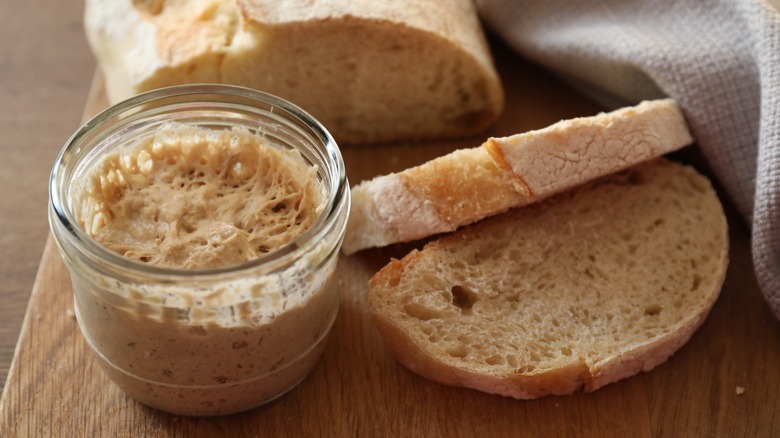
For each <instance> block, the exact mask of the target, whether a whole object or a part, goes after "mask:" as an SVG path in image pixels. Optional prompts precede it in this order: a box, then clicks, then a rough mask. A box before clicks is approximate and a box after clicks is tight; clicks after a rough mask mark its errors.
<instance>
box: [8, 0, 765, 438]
mask: <svg viewBox="0 0 780 438" xmlns="http://www.w3.org/2000/svg"><path fill="white" fill-rule="evenodd" d="M36 3H37V2H29V3H25V4H24V5H20V7H21V8H22V9H24V10H22V11H21V12H18V11H17V10H14V12H13V13H12V12H11V11H10V6H9V5H6V4H2V5H0V17H2V18H1V20H2V22H0V25H3V24H7V25H8V26H10V27H11V29H12V31H13V30H14V29H16V30H19V29H22V28H24V25H23V24H19V23H23V22H24V20H25V19H26V20H32V19H33V17H35V16H34V12H35V11H36V10H37V9H36V6H35V4H36ZM37 6H38V8H41V5H40V4H38V5H37ZM15 7H16V6H15ZM47 7H52V8H55V9H54V10H53V11H51V12H47V13H46V14H44V15H46V17H45V19H44V20H43V21H44V22H46V20H49V21H48V23H50V24H53V25H59V27H58V29H60V30H62V31H63V32H64V34H65V35H68V36H69V37H68V38H65V39H59V38H58V35H49V36H48V37H49V38H51V41H50V42H48V44H51V46H48V45H47V40H46V39H44V40H42V41H41V42H40V43H39V44H43V46H46V47H48V49H47V50H48V52H46V53H47V54H45V55H41V54H32V55H24V54H18V53H17V50H19V48H18V47H10V46H9V44H11V43H9V42H8V41H7V39H2V38H0V49H2V52H0V54H2V55H5V54H16V55H15V56H16V58H14V57H13V56H11V61H12V63H11V69H10V70H11V73H10V74H9V73H8V70H6V69H3V71H0V74H2V75H4V76H3V79H5V81H4V82H3V83H4V84H6V83H8V82H9V81H11V80H12V79H14V78H16V76H12V75H18V78H19V80H20V83H14V84H13V85H11V87H10V89H6V88H3V89H2V93H5V95H4V97H10V99H11V102H12V103H14V104H15V106H12V107H11V108H10V109H9V108H4V109H3V111H4V113H3V115H4V118H3V119H2V120H0V123H2V125H0V126H2V127H4V128H6V129H4V130H3V132H4V136H3V138H2V140H0V141H3V149H2V151H3V152H6V151H8V152H10V157H11V159H10V161H5V160H3V161H2V164H0V165H2V166H3V167H2V173H0V178H2V179H0V181H2V183H3V185H2V187H3V188H4V192H6V193H11V196H10V201H9V200H8V199H3V201H2V202H4V203H8V204H7V205H4V206H3V207H4V208H3V209H2V210H3V215H2V221H3V222H2V223H0V226H2V227H1V228H0V229H2V230H3V234H2V239H3V240H2V242H3V253H2V257H3V258H2V263H0V265H2V267H0V269H2V272H0V274H2V275H4V276H5V277H4V278H11V279H12V281H11V282H10V283H9V282H5V283H4V284H3V286H2V287H3V289H2V291H1V292H0V293H2V295H0V297H2V300H3V301H2V302H3V305H2V306H0V327H2V329H1V330H0V346H2V350H0V371H2V372H4V371H5V369H6V368H7V367H8V366H9V364H10V363H11V354H10V351H11V348H13V346H14V345H16V346H17V351H16V353H15V355H14V356H13V364H12V365H11V370H10V373H9V377H8V381H7V383H6V386H5V392H4V394H3V398H2V400H0V437H6V436H20V437H24V436H63V437H65V436H78V437H82V436H90V437H91V436H110V437H114V436H164V437H168V436H171V437H178V436H204V437H213V436H230V437H234V436H250V437H253V436H639V437H644V436H708V437H709V436H751V437H752V436H780V323H778V321H777V320H776V319H775V318H774V317H773V315H772V314H771V312H770V311H769V310H768V308H767V306H766V305H765V303H764V301H763V298H762V297H761V295H760V292H759V290H758V288H757V285H756V282H755V277H754V274H753V267H752V264H751V261H750V251H749V236H748V232H747V229H746V227H745V226H744V224H743V223H742V222H741V221H740V220H739V218H738V217H737V216H736V215H735V214H734V211H733V209H731V208H730V207H729V206H728V205H727V210H728V216H729V222H730V226H731V232H730V237H731V244H732V248H731V254H730V256H731V265H730V268H729V271H728V275H727V279H726V282H725V284H724V287H723V292H722V295H721V297H720V299H719V300H718V302H717V303H716V305H715V307H714V309H713V311H712V313H711V314H710V317H709V318H708V319H707V321H706V322H705V324H704V326H703V327H702V328H701V329H700V330H699V331H698V332H697V333H696V334H694V336H693V338H692V339H691V341H690V342H689V343H688V344H687V345H686V346H684V347H683V348H682V349H681V350H680V351H679V352H678V353H677V354H675V355H674V356H673V357H672V358H671V359H670V360H669V361H668V362H667V363H665V364H664V365H662V366H660V367H658V368H657V369H655V370H653V371H652V372H649V373H645V374H641V375H639V376H636V377H633V378H630V379H627V380H624V381H622V382H618V383H616V384H613V385H609V386H607V387H605V388H603V389H601V390H599V391H597V392H595V393H592V394H582V393H579V394H575V395H571V396H561V397H546V398H542V399H539V400H533V401H517V400H512V399H508V398H503V397H498V396H492V395H488V394H483V393H480V392H477V391H473V390H467V389H460V388H450V387H446V386H442V385H439V384H436V383H432V382H429V381H427V380H425V379H423V378H420V377H418V376H416V375H414V374H412V373H410V372H408V371H407V370H406V369H404V368H403V367H401V366H400V365H398V364H397V363H396V362H395V361H394V359H393V358H392V356H391V355H390V354H389V353H388V351H387V350H386V349H385V348H384V345H383V343H382V339H381V337H380V336H379V334H378V332H377V331H376V329H375V328H374V326H373V323H372V321H371V320H370V318H369V317H368V315H367V312H366V303H365V296H364V294H365V289H366V286H365V282H366V280H367V279H368V277H369V276H370V275H371V274H372V273H373V272H375V271H376V269H378V268H379V267H380V266H382V265H383V264H384V263H386V262H387V261H388V260H389V258H390V257H400V256H402V255H403V254H404V253H405V252H406V251H408V250H409V249H410V248H411V247H412V245H398V246H394V247H391V248H387V249H381V250H371V251H365V252H362V253H359V254H358V255H357V256H353V257H342V258H341V260H340V264H339V272H338V275H339V278H340V286H341V294H342V301H341V307H340V314H339V318H338V319H337V321H336V325H335V327H334V332H333V336H332V337H331V339H330V341H329V345H328V348H327V351H326V353H325V355H324V356H323V359H322V361H321V362H320V363H319V364H318V365H317V367H316V368H315V369H314V371H313V372H312V374H311V375H310V376H309V377H308V378H307V379H306V380H304V382H303V383H302V384H301V385H299V386H298V387H297V388H296V389H294V390H293V391H292V392H290V393H289V394H287V395H286V396H284V397H283V398H281V399H279V400H278V401H276V402H274V403H272V404H269V405H268V406H265V407H262V408H259V409H256V410H253V411H250V412H247V413H243V414H239V415H233V416H227V417H220V418H200V419H193V418H185V417H178V416H173V415H168V414H165V413H161V412H158V411H155V410H152V409H149V408H146V407H143V406H141V405H139V404H137V403H135V402H134V401H133V400H132V399H129V398H128V397H126V396H125V395H124V394H123V393H122V392H121V391H120V390H118V389H117V388H116V387H114V386H113V385H112V384H110V382H109V381H108V380H107V379H106V378H105V377H104V376H103V374H102V373H101V372H100V370H99V369H98V368H97V366H96V365H95V363H94V362H93V361H92V359H91V357H90V356H89V352H88V349H87V347H86V345H85V344H84V342H83V340H82V338H81V336H80V333H79V331H78V327H77V324H76V321H75V319H74V318H73V316H72V299H71V295H70V293H71V291H70V284H69V279H68V276H67V272H66V271H65V268H64V266H63V265H62V263H61V262H60V260H59V258H58V256H57V254H56V251H55V250H54V246H53V244H52V242H51V240H50V239H49V240H48V241H47V243H46V245H45V249H44V253H43V258H42V259H39V256H38V255H39V251H40V248H41V247H43V245H44V241H45V240H46V235H47V234H46V228H45V226H46V224H45V182H46V181H45V178H46V174H47V173H48V169H49V167H50V166H51V163H52V162H53V160H54V156H55V155H56V152H57V151H58V149H59V147H60V146H61V144H62V143H63V142H64V141H65V139H66V138H67V137H68V135H69V134H70V132H71V131H73V130H75V129H76V127H77V117H76V116H75V114H76V111H77V108H78V107H77V106H76V105H74V103H73V102H74V101H79V100H81V99H83V97H84V96H86V95H87V93H86V90H85V85H86V84H87V83H88V82H89V77H90V76H88V74H89V72H91V71H92V70H93V68H94V64H93V63H92V61H91V59H90V58H89V55H88V52H85V51H84V47H83V42H81V41H79V42H75V41H76V37H75V36H74V35H75V33H77V32H80V28H75V27H74V26H76V24H77V23H78V22H79V21H78V20H79V19H78V15H77V14H75V13H74V11H73V10H72V8H71V9H69V8H68V7H64V6H62V5H60V6H58V5H52V6H48V5H47ZM58 7H59V8H60V9H57V8H58ZM71 7H73V5H71ZM80 7H81V6H80V5H77V8H80ZM79 12H80V11H79ZM9 14H10V15H9ZM14 14H16V15H14ZM49 14H51V15H50V16H49ZM15 17H16V18H15ZM28 22H29V21H28ZM63 22H64V24H67V25H63ZM14 26H15V27H14ZM41 26H43V25H41ZM22 30H23V29H22ZM22 30H20V32H21V31H22ZM25 32H27V33H28V34H34V32H29V31H25ZM55 40H57V41H60V43H59V44H55V43H54V42H53V41H55ZM20 44H22V45H23V46H24V44H27V42H24V40H23V42H22V43H20ZM63 44H64V45H66V47H67V48H74V47H78V48H79V49H80V50H78V51H76V52H78V53H77V54H76V55H73V56H74V58H75V60H73V59H70V58H68V56H66V55H63V54H62V53H61V52H69V51H68V50H66V49H65V48H63V47H62V45H63ZM497 51H498V52H497V53H498V56H497V58H498V60H499V67H500V70H501V72H502V74H503V75H504V78H505V79H506V82H505V85H506V89H507V90H506V91H507V97H508V101H509V105H508V110H507V112H506V113H505V114H504V116H503V118H502V119H501V121H500V122H499V124H498V125H497V126H495V127H494V128H492V130H491V132H490V134H493V135H504V134H511V133H515V132H522V131H526V130H529V129H534V128H539V127H543V126H546V125H549V124H550V123H553V122H555V121H557V120H559V119H562V118H570V117H574V116H581V115H590V114H594V113H595V112H597V111H599V110H600V108H599V107H598V106H596V105H595V104H593V103H592V102H590V101H588V100H587V99H585V98H583V97H582V96H580V95H578V94H576V93H574V92H573V91H572V90H571V89H569V88H567V87H566V86H564V85H563V84H562V83H560V82H559V81H557V80H556V79H555V78H554V77H552V76H551V75H550V74H549V73H547V72H545V71H542V70H540V69H539V68H537V67H535V66H533V65H530V64H528V63H526V62H524V61H523V60H521V59H519V58H517V57H514V56H512V55H511V54H509V53H508V52H506V51H505V49H504V48H502V47H500V46H499V47H497ZM29 53H32V52H29ZM25 56H31V58H26V57H25ZM47 57H48V58H47ZM3 59H7V58H3ZM79 61H80V62H82V63H81V64H79V63H78V62H79ZM14 62H15V63H14ZM48 62H51V63H54V64H56V65H60V64H63V65H65V66H66V67H67V69H66V70H67V71H66V72H64V73H63V72H62V71H58V69H57V68H49V67H47V63H48ZM36 67H40V68H43V69H44V71H38V72H37V73H38V74H39V75H41V76H40V77H35V76H34V77H31V78H29V79H28V78H26V75H24V74H23V73H25V72H26V71H32V70H35V68H36ZM36 71H37V70H36ZM76 72H80V73H76ZM79 74H81V75H84V76H79ZM62 77H67V78H68V79H61V78H62ZM66 80H70V81H75V82H74V83H78V84H79V87H75V88H71V87H69V86H63V84H66V83H65V82H59V81H66ZM52 81H53V82H52ZM79 81H81V82H79ZM25 83H26V84H27V85H26V86H25V85H24V84H25ZM93 85H94V87H93V93H92V94H90V98H89V99H88V102H87V105H86V111H85V115H89V114H92V113H94V112H95V111H97V110H98V109H100V108H102V107H104V106H105V105H106V102H105V97H104V95H103V88H102V83H101V81H100V78H99V77H98V78H97V80H96V81H95V82H94V84H93ZM36 86H37V87H39V88H36ZM52 90H62V91H61V92H62V93H65V94H66V95H65V96H60V95H57V93H56V92H54V95H55V98H58V99H55V100H54V102H60V103H59V104H57V106H56V107H55V108H49V107H48V106H47V105H49V104H48V103H47V102H49V101H48V100H47V96H49V95H50V94H51V92H52ZM22 96H23V97H22ZM14 99H16V100H14ZM60 115H61V116H62V117H63V119H58V118H57V117H56V116H60ZM39 123H40V125H38V124H39ZM36 126H40V127H39V128H37V129H35V130H33V131H30V129H32V128H33V127H36ZM481 140H482V138H472V139H464V140H461V141H455V142H441V143H432V144H425V145H393V146H381V147H375V148H370V149H369V148H344V150H343V152H344V156H345V160H346V162H347V168H348V173H349V178H350V180H351V181H352V182H353V183H355V182H357V181H360V180H362V179H365V178H369V177H371V176H373V175H376V174H380V173H387V172H390V171H395V170H400V169H402V168H405V167H408V166H410V165H413V164H416V163H420V162H423V161H425V160H428V159H430V158H433V157H435V156H438V155H441V154H443V153H446V152H447V151H450V150H452V149H454V148H458V147H472V146H476V145H478V144H479V143H480V142H481ZM31 142H32V144H33V145H34V146H30V144H31ZM378 158H379V159H378ZM676 158H677V159H680V160H683V161H688V162H693V163H696V164H699V165H700V163H701V161H700V159H699V158H698V155H697V154H696V152H695V150H693V149H691V150H688V151H686V152H684V153H682V154H678V155H677V156H676ZM30 187H32V188H30ZM33 188H34V189H33ZM17 190H18V192H17ZM30 247H34V248H30ZM33 259H34V263H32V262H30V260H33ZM38 262H40V266H41V268H40V271H38V274H37V279H36V281H35V286H34V288H33V291H32V296H31V297H30V295H29V289H30V287H31V286H32V284H33V283H32V278H33V275H34V272H35V267H37V266H38ZM28 298H30V299H29V307H28V309H27V312H26V315H25V320H24V324H23V326H22V327H21V338H20V339H19V342H18V345H17V342H16V339H17V334H18V333H19V331H20V329H19V325H20V321H21V318H22V316H23V315H24V314H25V310H24V308H25V307H24V306H23V305H22V303H26V302H27V300H28ZM742 391H744V392H742ZM740 392H742V393H741V394H739V393H740Z"/></svg>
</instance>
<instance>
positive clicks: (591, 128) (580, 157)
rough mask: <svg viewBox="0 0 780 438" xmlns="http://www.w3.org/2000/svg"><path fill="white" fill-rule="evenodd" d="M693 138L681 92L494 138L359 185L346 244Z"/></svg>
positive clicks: (436, 223) (454, 223)
mask: <svg viewBox="0 0 780 438" xmlns="http://www.w3.org/2000/svg"><path fill="white" fill-rule="evenodd" d="M692 141H693V139H692V137H691V134H690V132H689V131H688V125H687V123H686V121H685V117H684V116H683V113H682V111H681V110H680V108H679V106H678V105H677V103H676V102H675V101H674V100H672V99H660V100H654V101H646V102H642V103H640V104H639V105H636V106H632V107H626V108H621V109H618V110H616V111H612V112H609V113H602V114H598V115H595V116H591V117H581V118H576V119H571V120H563V121H560V122H558V123H555V124H553V125H551V126H549V127H547V128H544V129H539V130H535V131H530V132H526V133H522V134H517V135H513V136H509V137H502V138H490V139H488V140H487V141H486V142H485V143H484V144H483V145H482V147H477V148H472V149H461V150H457V151H455V152H453V153H451V154H449V155H446V156H443V157H439V158H436V159H434V160H431V161H429V162H427V163H424V164H422V165H420V166H417V167H413V168H410V169H407V170H404V171H402V172H399V173H393V174H389V175H383V176H379V177H377V178H374V179H373V180H370V181H366V182H362V183H360V184H358V185H356V186H355V187H353V188H352V195H353V210H352V212H351V213H350V218H349V225H348V227H347V234H346V236H345V238H344V245H343V246H342V249H343V251H344V253H346V254H351V253H354V252H356V251H359V250H361V249H364V248H369V247H373V246H384V245H388V244H391V243H395V242H406V241H411V240H415V239H419V238H423V237H427V236H432V235H435V234H438V233H443V232H449V231H453V230H455V229H457V228H458V227H460V226H463V225H467V224H470V223H473V222H476V221H478V220H480V219H482V218H485V217H488V216H491V215H494V214H497V213H501V212H504V211H506V210H508V209H510V208H512V207H518V206H521V205H527V204H530V203H532V202H536V201H539V200H541V199H544V198H546V197H548V196H551V195H553V194H555V193H558V192H560V191H562V190H566V189H568V188H571V187H575V186H578V185H580V184H583V183H585V182H587V181H591V180H593V179H596V178H598V177H601V176H604V175H608V174H611V173H614V172H618V171H620V170H623V169H626V168H628V167H630V166H633V165H635V164H638V163H641V162H644V161H647V160H650V159H652V158H656V157H659V156H661V155H663V154H666V153H668V152H672V151H674V150H677V149H679V148H681V147H683V146H686V145H688V144H690V143H691V142H692ZM412 206H414V207H415V208H412ZM421 206H424V207H425V208H421Z"/></svg>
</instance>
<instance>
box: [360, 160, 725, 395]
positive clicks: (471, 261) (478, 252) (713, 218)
mask: <svg viewBox="0 0 780 438" xmlns="http://www.w3.org/2000/svg"><path fill="white" fill-rule="evenodd" d="M727 257H728V234H727V224H726V219H725V217H724V214H723V210H722V207H721V205H720V202H719V200H718V198H717V196H716V194H715V192H714V190H713V189H712V187H711V185H710V183H709V181H708V180H707V179H706V178H704V177H703V176H701V175H699V174H698V173H696V172H695V171H694V170H693V169H692V168H689V167H684V166H682V165H679V164H676V163H672V162H669V161H666V160H663V159H659V160H655V161H653V162H651V163H647V164H644V165H640V166H638V167H636V168H634V169H631V170H628V171H626V172H623V173H620V174H616V175H612V176H610V177H606V178H604V179H602V180H599V181H597V182H595V183H591V184H589V185H586V186H584V187H581V188H578V189H574V190H572V191H569V192H566V193H562V194H560V195H558V196H556V197H553V198H551V199H548V200H547V201H545V202H542V203H539V204H536V205H532V206H528V207H524V208H519V209H514V210H512V211H510V212H508V213H505V214H503V215H499V216H496V217H493V218H490V219H486V220H485V221H483V222H480V223H478V224H475V225H472V226H470V227H466V228H464V229H462V230H459V231H457V232H455V233H453V234H451V235H448V236H446V237H444V238H441V239H439V240H437V241H434V242H432V243H430V244H428V245H427V246H426V247H425V248H424V249H423V250H422V251H414V252H412V253H410V254H409V255H407V256H406V257H404V258H403V259H402V260H400V261H399V260H394V261H392V262H390V264H388V265H387V266H386V267H384V268H383V269H382V270H381V271H380V272H378V273H377V274H376V275H375V276H374V277H372V278H371V280H370V282H369V295H368V299H369V305H370V309H371V312H372V314H373V316H374V319H375V320H376V323H377V325H378V327H379V329H380V332H381V333H382V335H383V337H384V339H385V340H386V344H387V346H388V347H389V348H390V350H391V351H392V352H393V353H394V355H395V356H396V358H397V359H398V360H399V361H400V362H401V363H403V364H404V365H405V366H406V367H408V368H409V369H410V370H412V371H414V372H416V373H418V374H420V375H422V376H424V377H427V378H429V379H432V380H435V381H438V382H441V383H444V384H447V385H454V386H463V387H468V388H474V389H478V390H481V391H485V392H489V393H496V394H502V395H506V396H511V397H515V398H520V399H529V398H535V397H540V396H544V395H547V394H567V393H571V392H573V391H576V390H579V389H584V390H585V391H593V390H595V389H597V388H600V387H602V386H604V385H606V384H608V383H611V382H614V381H617V380H619V379H623V378H626V377H629V376H632V375H634V374H636V373H638V372H640V371H648V370H650V369H652V368H653V367H655V366H657V365H659V364H661V363H662V362H664V361H665V360H667V358H668V357H669V356H670V355H672V354H673V353H674V352H675V351H676V350H677V349H679V348H680V347H681V346H682V345H683V344H684V343H685V342H687V341H688V339H689V338H690V336H691V334H692V333H693V332H694V331H695V330H696V329H697V328H698V327H699V326H700V324H701V323H702V322H703V321H704V319H705V318H706V316H707V314H708V312H709V310H710V308H711V307H712V305H713V303H714V302H715V300H716V298H717V297H718V294H719V292H720V288H721V285H722V282H723V279H724V276H725V272H726V265H727V263H728V260H727Z"/></svg>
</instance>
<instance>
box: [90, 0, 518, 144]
mask: <svg viewBox="0 0 780 438" xmlns="http://www.w3.org/2000/svg"><path fill="white" fill-rule="evenodd" d="M85 28H86V33H87V37H88V41H89V43H90V46H91V47H92V49H93V52H94V53H95V56H96V58H97V60H98V62H99V64H100V67H101V69H102V71H103V73H104V75H105V79H106V87H107V91H108V96H109V99H110V101H111V102H112V103H115V102H117V101H119V100H122V99H125V98H127V97H130V96H132V95H134V94H137V93H139V92H142V91H147V90H150V89H154V88H159V87H163V86H168V85H176V84H183V83H195V82H216V83H228V84H237V85H243V86H247V87H251V88H255V89H259V90H262V91H266V92H269V93H271V94H275V95H278V96H280V97H282V98H285V99H288V100H290V101H292V102H294V103H296V104H297V105H299V106H301V107H302V108H304V109H305V110H306V111H308V112H310V113H312V114H313V115H314V116H315V117H316V118H317V119H319V120H320V121H321V122H322V123H323V124H324V125H325V127H326V128H327V129H329V130H330V131H331V133H332V134H333V135H334V137H335V138H336V140H337V141H338V142H345V143H370V142H380V141H394V140H410V139H416V140H422V139H434V138H442V137H455V136H461V135H466V134H473V133H476V132H479V131H481V130H482V129H484V128H485V127H487V126H488V125H489V124H490V123H492V122H493V121H494V120H495V119H496V118H497V116H498V115H499V113H500V112H501V110H502V109H503V103H504V102H503V99H504V98H503V90H502V88H501V84H500V81H499V78H498V75H497V73H496V71H495V68H494V66H493V62H492V59H491V56H490V52H489V49H488V46H487V43H486V40H485V37H484V34H483V32H482V28H481V26H480V23H479V20H478V17H477V14H476V11H475V8H474V5H473V4H472V2H471V1H470V0H445V1H418V0H399V1H392V2H385V1H380V0H317V1H313V2H312V1H304V0H289V1H288V0H285V1H272V0H241V1H237V0H186V1H185V0H135V1H133V0H87V2H86V13H85Z"/></svg>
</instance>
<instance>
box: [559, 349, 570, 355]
mask: <svg viewBox="0 0 780 438" xmlns="http://www.w3.org/2000/svg"><path fill="white" fill-rule="evenodd" d="M561 354H562V355H564V356H571V348H569V347H563V348H561Z"/></svg>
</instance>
